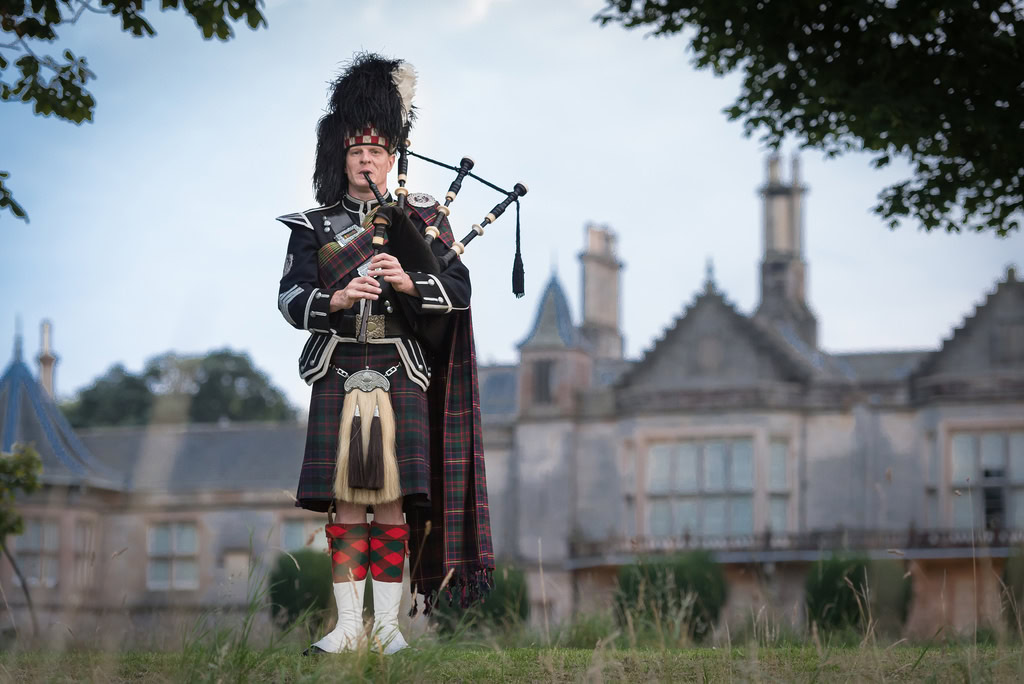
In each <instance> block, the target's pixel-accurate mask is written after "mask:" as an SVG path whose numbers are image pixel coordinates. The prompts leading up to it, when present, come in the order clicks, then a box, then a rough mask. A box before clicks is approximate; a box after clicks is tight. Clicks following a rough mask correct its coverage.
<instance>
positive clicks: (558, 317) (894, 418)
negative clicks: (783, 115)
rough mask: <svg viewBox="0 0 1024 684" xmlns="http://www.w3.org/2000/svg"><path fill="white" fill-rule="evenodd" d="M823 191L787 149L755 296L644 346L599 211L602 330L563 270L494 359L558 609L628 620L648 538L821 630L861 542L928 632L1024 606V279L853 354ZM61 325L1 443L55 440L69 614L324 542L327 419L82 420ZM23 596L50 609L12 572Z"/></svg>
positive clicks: (737, 592)
mask: <svg viewBox="0 0 1024 684" xmlns="http://www.w3.org/2000/svg"><path fill="white" fill-rule="evenodd" d="M805 191H806V188H805V187H804V186H802V185H801V183H800V180H799V178H798V172H797V167H796V163H795V162H794V165H793V173H792V176H791V178H790V179H789V180H788V181H786V180H784V179H783V177H782V172H781V169H780V161H779V159H777V158H772V159H771V160H769V164H768V177H767V180H766V182H765V185H764V186H763V187H762V188H761V193H762V196H763V199H764V215H763V244H764V249H763V255H762V261H761V265H760V268H761V296H760V303H759V304H758V306H757V309H756V310H755V311H753V312H751V313H745V312H742V311H739V310H737V309H736V308H735V306H734V305H733V304H732V303H730V301H729V299H728V298H727V297H726V295H725V293H724V292H722V291H721V290H720V289H719V288H718V286H717V285H716V284H715V282H714V281H713V279H712V278H711V277H710V274H709V276H708V277H707V279H706V282H705V283H704V285H703V288H702V290H701V291H700V292H699V294H698V295H697V296H696V297H695V298H694V299H693V300H692V301H690V302H689V303H686V304H685V307H684V308H683V310H682V312H681V313H680V315H679V316H678V317H677V318H676V319H675V320H674V321H672V322H670V323H669V325H668V328H667V330H666V331H665V333H664V335H663V336H662V337H661V338H660V339H658V340H657V341H656V342H655V343H654V345H653V347H652V348H651V349H650V350H649V351H647V352H646V353H645V354H644V355H643V357H642V358H640V359H637V360H630V359H625V358H623V344H622V335H621V332H620V329H619V310H620V302H621V301H622V295H621V293H620V288H619V273H620V270H621V268H622V264H620V263H619V261H618V259H617V257H616V251H615V247H616V238H615V236H614V235H613V234H612V233H611V232H610V231H609V230H607V229H605V228H601V227H596V226H589V227H588V228H587V230H586V237H585V240H586V241H585V245H584V249H583V252H582V254H581V255H580V259H581V261H582V272H583V278H582V281H583V282H582V286H583V296H582V300H583V313H582V320H581V321H580V322H579V323H577V322H576V321H574V316H573V314H572V312H571V311H570V309H569V306H568V303H567V300H566V297H565V294H564V290H563V287H562V285H561V283H560V282H559V281H558V279H557V277H554V276H553V277H552V278H551V280H550V282H549V283H548V284H547V288H546V290H545V292H544V294H543V296H542V299H541V302H540V305H539V307H538V309H537V313H536V318H535V321H534V324H533V326H532V328H531V329H530V330H529V331H527V333H526V335H525V337H524V338H523V340H522V343H521V344H520V346H519V359H518V360H517V363H515V364H513V365H497V366H489V367H481V369H480V370H481V372H480V383H481V394H482V399H483V410H484V423H485V436H484V441H485V449H486V453H487V468H488V471H487V476H488V484H489V490H490V504H491V512H492V527H493V532H494V539H495V548H496V550H497V552H498V554H499V556H500V557H501V558H502V559H503V560H505V561H508V562H514V563H518V564H520V565H521V566H522V567H523V568H524V569H526V571H527V576H528V581H529V585H530V600H531V602H532V604H533V605H532V616H533V618H534V619H537V620H540V619H542V617H543V616H544V615H545V614H546V615H547V617H548V619H549V620H550V621H552V622H557V621H559V620H565V619H568V618H570V616H572V615H573V614H575V613H577V612H581V611H588V610H602V609H605V608H606V607H607V604H608V600H607V599H608V597H609V595H610V592H611V591H612V589H613V587H614V578H615V574H616V572H617V569H618V567H620V566H621V565H622V564H624V563H630V562H632V561H633V560H634V559H635V558H636V557H637V556H638V554H643V553H664V552H671V551H677V550H687V549H696V548H704V549H711V550H712V551H713V552H714V554H715V557H716V559H717V560H718V561H719V562H720V563H721V564H722V565H723V567H724V569H725V572H726V576H727V578H728V581H729V600H728V605H727V607H726V614H725V616H724V617H723V620H726V621H742V620H743V619H745V617H746V618H749V616H750V615H751V611H752V610H753V611H756V610H758V609H759V608H760V607H761V606H767V607H768V608H769V609H770V610H771V611H772V612H773V614H774V615H777V616H778V618H779V619H784V620H787V621H790V622H793V623H795V624H800V623H801V622H803V621H804V619H805V617H804V612H803V593H802V592H803V583H804V579H805V577H806V573H807V571H808V568H809V567H810V564H811V563H812V562H814V561H815V560H817V559H818V558H820V557H822V555H824V554H826V553H828V552H829V550H832V549H855V550H859V551H861V552H863V553H866V554H868V555H870V556H872V557H876V558H897V559H900V560H901V561H902V562H903V563H905V565H906V568H907V570H908V571H909V572H911V573H912V575H913V579H914V596H913V598H912V601H911V606H910V614H909V617H908V622H907V625H906V632H907V634H908V635H909V636H931V635H933V634H934V632H935V629H936V626H937V625H940V624H946V625H949V626H950V627H952V628H954V629H958V630H966V629H969V628H972V627H973V626H974V624H975V622H976V621H977V622H978V623H979V624H985V623H992V624H994V625H998V624H1001V623H1003V622H1004V621H1003V618H1002V616H1001V615H1000V606H1001V596H1000V584H999V578H1000V576H1001V573H1002V568H1003V565H1004V563H1005V559H1006V558H1007V556H1008V555H1009V554H1010V553H1011V552H1012V550H1013V548H1014V547H1015V546H1016V545H1019V544H1020V543H1021V542H1022V541H1024V283H1022V282H1021V281H1020V280H1019V279H1018V276H1017V273H1016V271H1015V270H1014V268H1012V267H1010V268H1008V269H1007V271H1006V272H1005V274H1002V275H1001V276H1000V275H999V274H993V275H994V281H995V282H994V285H993V288H992V290H991V291H990V292H989V293H987V294H984V298H983V301H982V303H981V304H980V305H979V306H978V307H977V308H976V309H975V310H974V311H973V312H966V317H965V318H964V319H963V320H962V321H951V330H950V333H949V335H948V337H946V338H945V339H944V340H942V341H941V342H940V343H939V344H938V346H937V347H936V348H933V349H922V350H919V351H898V352H896V351H894V352H879V353H862V354H845V353H844V354H834V353H829V352H828V351H827V350H824V349H821V348H820V347H819V345H818V341H817V319H816V317H815V314H814V313H813V309H812V307H811V305H810V302H809V301H808V299H807V297H806V288H805V278H806V269H807V263H806V262H805V260H804V253H803V237H804V227H803V223H802V203H803V201H804V195H805ZM752 232H753V231H752ZM627 301H628V300H627ZM43 338H44V345H43V349H42V351H41V352H40V354H39V357H38V361H39V366H40V372H39V374H38V376H33V375H32V373H31V372H30V371H29V369H28V367H27V365H26V364H25V362H24V360H23V358H22V356H23V353H22V350H21V349H20V341H19V342H16V345H15V346H16V349H15V353H14V357H13V359H12V361H11V363H10V364H9V365H8V367H7V369H6V371H5V372H4V374H3V376H2V380H0V447H2V449H3V450H4V451H10V449H11V447H12V445H13V444H14V443H15V442H31V443H33V444H34V445H35V447H36V449H37V450H38V451H39V452H40V454H41V455H42V458H43V462H44V474H43V478H44V481H45V483H46V486H45V488H44V490H43V491H42V492H40V493H38V494H36V495H34V496H32V497H28V498H23V499H22V500H21V502H20V510H21V511H22V513H23V514H24V516H25V518H26V529H25V533H24V534H23V535H21V536H20V537H18V538H16V539H14V540H13V542H12V544H11V546H12V550H13V552H14V554H15V556H16V557H17V559H18V560H19V563H20V565H21V567H22V568H23V569H24V571H25V573H26V576H27V579H26V581H27V582H28V583H29V585H30V586H31V589H32V596H33V601H34V603H35V604H36V607H37V611H38V612H39V614H40V621H41V623H43V628H44V629H54V630H58V631H59V630H60V629H64V627H63V626H66V627H67V628H68V629H70V630H74V631H75V633H76V634H79V635H82V634H92V633H94V634H96V635H97V636H101V637H102V638H103V639H106V640H108V641H110V642H111V643H114V644H116V643H120V642H121V641H122V640H123V639H125V638H126V637H129V636H130V635H131V634H138V633H145V632H147V630H153V629H154V628H155V627H156V626H157V625H159V626H163V627H166V626H167V625H169V624H171V622H170V621H169V620H168V619H167V617H168V615H171V614H175V615H189V614H193V615H194V614H197V613H198V612H201V611H203V610H209V609H211V608H218V607H219V608H221V609H224V610H231V609H233V608H239V607H241V606H242V605H244V603H245V597H246V576H247V573H248V571H249V570H250V568H251V567H256V568H260V567H264V568H265V567H267V566H269V565H270V564H271V563H273V562H274V560H275V559H276V557H277V555H278V554H279V553H281V552H282V551H284V550H290V549H296V548H300V547H303V546H306V545H310V544H311V545H313V546H319V547H323V545H324V539H323V534H322V532H319V534H318V530H322V525H323V522H324V521H323V519H322V517H321V516H320V515H312V514H309V513H306V512H304V511H301V510H299V509H296V508H295V507H294V506H293V500H292V498H291V495H292V492H293V489H294V484H295V478H296V474H297V473H298V470H299V463H300V460H301V453H302V444H303V440H304V427H303V426H302V425H296V424H275V425H265V424H260V425H238V424H235V425H225V426H220V425H174V426H165V425H159V426H157V425H154V426H150V427H144V428H107V429H95V430H89V431H83V432H81V433H79V434H76V433H75V431H73V430H72V429H71V428H70V427H69V425H68V424H67V422H66V421H65V420H64V418H63V416H62V415H61V414H60V412H59V411H58V409H57V408H56V407H55V405H54V403H53V401H52V399H51V396H50V395H51V394H52V379H53V367H54V363H55V361H56V358H55V356H54V354H53V351H52V350H51V349H50V348H49V343H48V338H49V336H48V334H44V336H43ZM541 571H543V572H541ZM542 576H543V582H544V585H543V586H542V585H541V577H542ZM0 584H2V586H3V587H4V594H5V596H6V599H7V601H8V602H9V604H10V605H11V609H12V610H14V611H15V615H14V616H13V617H14V618H15V620H16V621H17V623H18V624H19V625H23V626H24V625H27V624H28V622H27V617H26V615H25V613H24V600H23V597H22V592H21V590H20V588H19V587H18V585H17V583H16V580H15V578H14V577H13V576H12V570H11V567H10V565H9V564H8V563H7V561H6V560H2V561H0ZM0 617H2V616H0ZM3 620H4V628H6V627H7V626H8V625H9V623H10V620H8V619H7V618H3Z"/></svg>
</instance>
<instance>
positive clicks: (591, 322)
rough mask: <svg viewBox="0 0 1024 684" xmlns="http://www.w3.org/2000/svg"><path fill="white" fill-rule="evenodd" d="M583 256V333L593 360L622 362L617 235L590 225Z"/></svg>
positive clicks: (619, 269) (581, 331)
mask: <svg viewBox="0 0 1024 684" xmlns="http://www.w3.org/2000/svg"><path fill="white" fill-rule="evenodd" d="M585 239H586V242H585V244H584V249H583V251H582V252H581V253H580V263H581V264H582V266H583V268H582V269H581V271H582V273H583V324H582V326H581V327H580V334H581V335H582V336H583V339H584V340H585V341H586V344H587V346H588V347H589V348H590V350H591V353H592V354H593V356H594V358H599V359H621V358H622V332H621V331H620V330H619V274H620V272H621V271H622V263H621V262H620V261H619V260H618V258H617V257H616V254H615V242H616V238H615V233H613V232H612V231H611V229H610V228H608V227H607V226H598V225H596V224H593V223H591V224H588V225H587V226H586V238H585Z"/></svg>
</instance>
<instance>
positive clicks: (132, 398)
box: [62, 364, 154, 428]
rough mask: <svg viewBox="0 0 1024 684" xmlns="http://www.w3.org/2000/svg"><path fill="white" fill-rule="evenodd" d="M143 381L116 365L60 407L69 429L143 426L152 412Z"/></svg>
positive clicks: (146, 387)
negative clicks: (70, 426)
mask: <svg viewBox="0 0 1024 684" xmlns="http://www.w3.org/2000/svg"><path fill="white" fill-rule="evenodd" d="M153 399H154V398H153V392H152V391H151V390H150V389H149V385H148V384H147V382H146V379H145V378H144V377H143V376H141V375H133V374H132V373H129V372H128V371H127V370H125V367H124V366H122V365H121V364H116V365H114V366H112V367H111V368H110V370H108V371H107V372H106V373H104V374H103V375H102V376H100V377H99V378H97V379H96V381H95V382H94V383H93V384H92V385H90V386H89V387H87V388H85V389H84V390H82V391H81V392H80V393H79V395H78V398H77V399H76V400H75V401H73V402H71V403H68V404H65V405H64V406H63V407H62V408H63V410H64V414H65V415H66V416H67V419H68V421H69V422H70V423H71V425H72V427H76V428H82V427H94V426H97V425H145V424H146V423H148V422H149V420H150V416H151V415H152V412H153Z"/></svg>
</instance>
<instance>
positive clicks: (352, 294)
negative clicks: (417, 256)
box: [331, 276, 411, 313]
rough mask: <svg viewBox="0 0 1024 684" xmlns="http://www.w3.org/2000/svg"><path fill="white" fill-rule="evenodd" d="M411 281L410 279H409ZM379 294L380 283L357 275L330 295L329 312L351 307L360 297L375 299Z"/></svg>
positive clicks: (368, 277)
mask: <svg viewBox="0 0 1024 684" xmlns="http://www.w3.org/2000/svg"><path fill="white" fill-rule="evenodd" d="M410 282H411V281H410ZM379 296H380V285H379V284H378V283H377V280H376V279H375V278H371V277H370V276H359V277H358V278H353V279H352V280H351V281H350V282H349V284H348V285H346V286H345V289H343V290H336V291H335V292H334V294H333V295H331V313H334V312H335V311H341V310H342V309H351V308H352V307H353V306H355V304H356V302H358V301H359V300H360V299H376V298H377V297H379Z"/></svg>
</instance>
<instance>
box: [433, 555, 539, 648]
mask: <svg viewBox="0 0 1024 684" xmlns="http://www.w3.org/2000/svg"><path fill="white" fill-rule="evenodd" d="M493 578H494V588H493V589H492V590H491V592H490V593H489V594H488V595H487V598H486V599H484V600H483V601H482V602H480V603H478V604H477V605H475V606H471V607H470V608H468V609H462V608H461V607H460V606H458V605H451V606H450V605H448V603H447V601H445V600H444V599H443V598H442V599H441V600H440V601H438V603H437V605H436V606H434V610H433V611H432V613H431V615H432V617H433V619H434V622H435V623H436V624H437V626H438V627H439V629H441V631H443V632H446V633H452V632H456V631H458V630H459V629H460V628H462V627H470V626H483V627H487V628H494V627H511V626H515V625H521V624H524V623H525V622H526V619H527V618H528V617H529V616H530V597H529V594H528V592H527V589H526V575H525V573H523V571H522V570H521V569H519V568H517V567H516V566H514V565H499V566H498V567H497V568H496V569H495V571H494V575H493Z"/></svg>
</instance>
